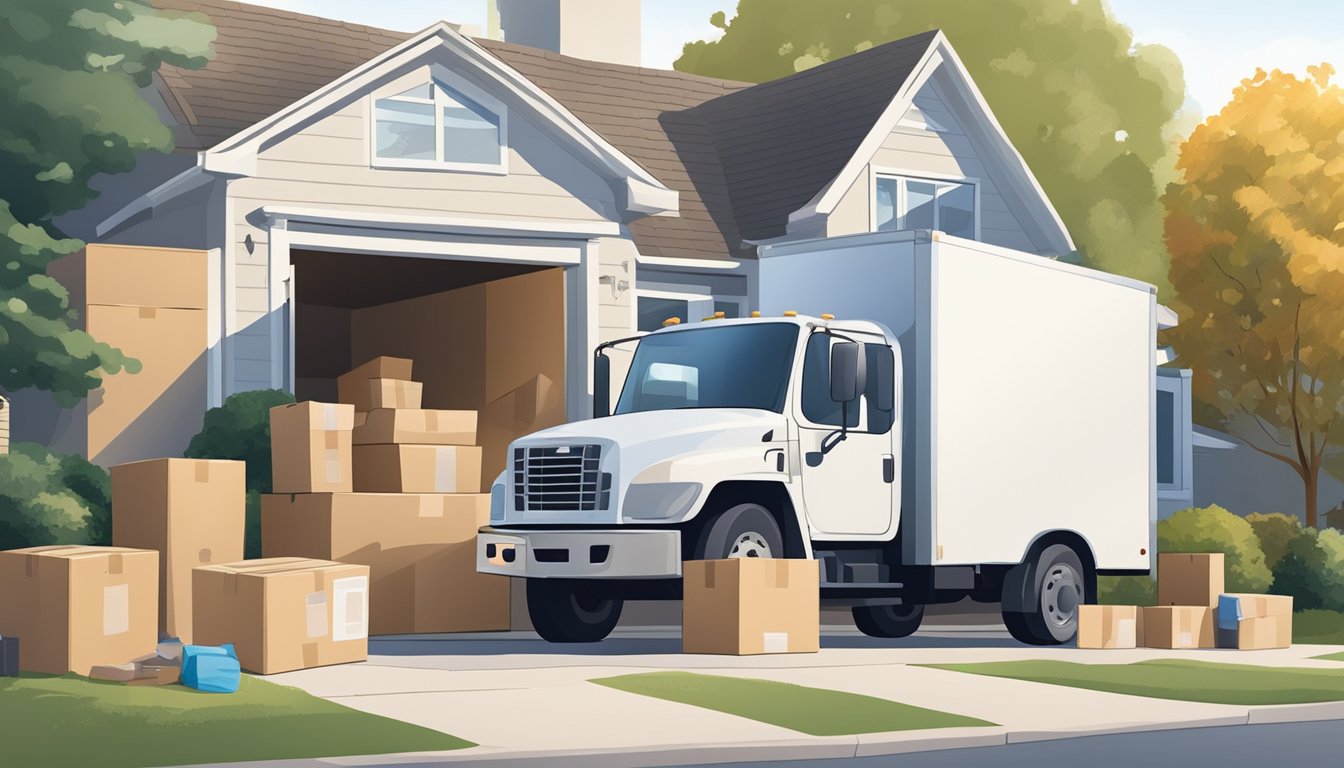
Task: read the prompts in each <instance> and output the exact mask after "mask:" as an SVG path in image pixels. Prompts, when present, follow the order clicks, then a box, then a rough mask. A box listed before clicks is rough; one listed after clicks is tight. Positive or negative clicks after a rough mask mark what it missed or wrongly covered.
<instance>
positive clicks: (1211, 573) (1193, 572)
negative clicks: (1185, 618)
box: [1157, 552, 1223, 608]
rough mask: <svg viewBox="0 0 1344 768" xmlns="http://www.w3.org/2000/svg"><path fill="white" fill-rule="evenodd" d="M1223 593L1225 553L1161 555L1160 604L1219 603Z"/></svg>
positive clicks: (1159, 561) (1212, 606)
mask: <svg viewBox="0 0 1344 768" xmlns="http://www.w3.org/2000/svg"><path fill="white" fill-rule="evenodd" d="M1222 593H1223V554H1222V553H1221V552H1218V553H1214V554H1198V555H1187V554H1168V553H1161V554H1158V556H1157V604H1158V605H1202V606H1206V607H1209V608H1214V607H1217V605H1218V596H1219V595H1221V594H1222Z"/></svg>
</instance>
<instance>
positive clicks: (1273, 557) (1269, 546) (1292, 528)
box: [1246, 512, 1302, 571]
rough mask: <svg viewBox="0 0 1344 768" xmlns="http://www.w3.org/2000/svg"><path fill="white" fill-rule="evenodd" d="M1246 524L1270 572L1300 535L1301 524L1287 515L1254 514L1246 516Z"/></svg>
mask: <svg viewBox="0 0 1344 768" xmlns="http://www.w3.org/2000/svg"><path fill="white" fill-rule="evenodd" d="M1246 522H1248V523H1250V524H1251V528H1252V529H1254V530H1255V535H1256V537H1257V538H1259V539H1260V551H1262V552H1264V553H1265V567H1266V568H1268V569H1269V570H1270V571H1273V570H1274V568H1275V566H1277V565H1278V564H1279V561H1280V560H1282V559H1283V556H1284V555H1286V554H1288V546H1289V545H1290V544H1292V542H1293V540H1294V539H1296V538H1297V537H1298V536H1300V535H1302V522H1301V521H1300V520H1298V519H1297V518H1296V517H1290V516H1288V515H1282V514H1278V513H1273V514H1268V515H1265V514H1261V513H1259V512H1254V513H1252V514H1249V515H1247V516H1246Z"/></svg>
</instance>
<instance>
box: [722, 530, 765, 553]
mask: <svg viewBox="0 0 1344 768" xmlns="http://www.w3.org/2000/svg"><path fill="white" fill-rule="evenodd" d="M739 557H773V555H771V554H770V542H768V541H766V539H765V537H764V536H762V535H761V534H759V533H757V532H756V531H747V532H746V533H744V534H742V535H741V536H738V537H737V541H734V542H733V546H732V547H730V548H729V549H728V559H729V560H736V559H737V558H739Z"/></svg>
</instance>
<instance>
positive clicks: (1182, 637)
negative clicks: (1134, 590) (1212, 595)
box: [1143, 605, 1215, 648]
mask: <svg viewBox="0 0 1344 768" xmlns="http://www.w3.org/2000/svg"><path fill="white" fill-rule="evenodd" d="M1214 613H1215V611H1214V609H1213V608H1209V607H1207V606H1203V605H1158V606H1149V607H1147V608H1144V609H1143V647H1145V648H1213V647H1214V645H1215V643H1214V632H1213V627H1214V622H1213V614H1214Z"/></svg>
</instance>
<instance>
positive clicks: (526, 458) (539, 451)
mask: <svg viewBox="0 0 1344 768" xmlns="http://www.w3.org/2000/svg"><path fill="white" fill-rule="evenodd" d="M601 456H602V448H601V446H598V445H563V446H551V447H545V448H541V447H538V448H515V449H513V504H514V509H516V510H518V511H520V512H551V511H562V510H571V511H580V512H593V511H596V510H599V509H606V508H607V506H608V502H609V501H610V497H611V475H610V474H609V473H605V472H604V473H599V472H598V471H597V468H598V460H599V459H600V458H601Z"/></svg>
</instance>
